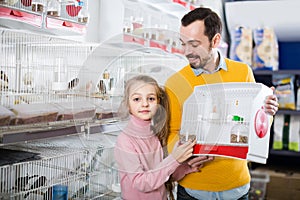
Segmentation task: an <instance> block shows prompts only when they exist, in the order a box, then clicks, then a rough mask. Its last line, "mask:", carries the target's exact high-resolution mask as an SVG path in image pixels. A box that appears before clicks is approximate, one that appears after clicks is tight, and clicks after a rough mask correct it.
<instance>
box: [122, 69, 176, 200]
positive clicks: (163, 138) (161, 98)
mask: <svg viewBox="0 0 300 200" xmlns="http://www.w3.org/2000/svg"><path fill="white" fill-rule="evenodd" d="M137 83H142V84H143V83H144V84H151V85H153V86H154V87H155V91H156V96H157V99H158V104H159V105H158V108H157V111H156V113H155V115H154V116H153V118H152V130H153V132H154V133H156V136H157V137H158V139H159V141H160V143H161V146H162V148H163V149H164V157H166V156H167V154H168V152H167V148H166V146H167V141H168V136H169V123H170V105H169V97H168V95H167V93H166V92H165V90H164V88H163V87H160V86H159V85H158V83H157V81H156V80H155V79H154V78H152V77H150V76H147V75H137V76H135V77H133V78H131V79H129V80H127V81H126V83H125V89H124V97H123V100H122V101H121V104H120V107H119V111H118V114H119V116H120V117H121V118H123V119H124V118H127V117H128V116H129V114H130V113H129V95H130V91H131V89H132V87H133V86H134V85H136V84H137ZM165 185H166V188H167V190H168V191H169V193H170V198H171V199H174V196H173V193H172V191H173V184H172V182H171V181H170V180H169V181H167V182H166V183H165Z"/></svg>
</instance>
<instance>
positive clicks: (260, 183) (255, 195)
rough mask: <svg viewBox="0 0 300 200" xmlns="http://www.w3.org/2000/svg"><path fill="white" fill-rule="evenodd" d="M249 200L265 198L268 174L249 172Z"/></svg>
mask: <svg viewBox="0 0 300 200" xmlns="http://www.w3.org/2000/svg"><path fill="white" fill-rule="evenodd" d="M250 175H251V183H250V191H249V200H263V199H265V196H266V190H267V183H268V182H269V181H270V176H269V174H268V173H263V172H258V171H251V172H250Z"/></svg>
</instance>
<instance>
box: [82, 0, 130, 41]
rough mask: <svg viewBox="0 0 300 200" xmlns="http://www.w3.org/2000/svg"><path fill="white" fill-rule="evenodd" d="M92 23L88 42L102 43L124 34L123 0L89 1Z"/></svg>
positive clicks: (88, 31) (86, 38)
mask: <svg viewBox="0 0 300 200" xmlns="http://www.w3.org/2000/svg"><path fill="white" fill-rule="evenodd" d="M88 3H89V4H88V7H89V13H90V21H89V24H88V28H87V33H86V37H85V41H86V42H97V43H101V42H104V41H106V40H108V39H110V38H112V37H113V36H115V35H118V34H122V28H123V16H124V5H123V0H96V1H95V0H92V1H91V0H89V2H88Z"/></svg>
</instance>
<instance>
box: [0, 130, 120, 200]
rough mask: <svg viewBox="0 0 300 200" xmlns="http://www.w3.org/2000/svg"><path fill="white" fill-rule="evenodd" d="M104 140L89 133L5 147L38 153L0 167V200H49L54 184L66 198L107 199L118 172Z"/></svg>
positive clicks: (104, 137)
mask: <svg viewBox="0 0 300 200" xmlns="http://www.w3.org/2000/svg"><path fill="white" fill-rule="evenodd" d="M106 140H107V138H106V136H104V135H103V134H95V135H94V134H93V135H92V136H91V137H86V136H71V137H69V138H68V140H61V138H56V139H52V140H44V141H33V142H30V143H20V144H15V145H9V146H5V148H10V149H18V150H26V151H30V152H38V153H40V156H41V159H39V160H34V161H28V162H21V163H16V164H12V165H5V166H0V175H1V182H0V199H1V200H6V199H9V200H10V199H14V200H19V199H20V200H21V199H30V200H39V199H42V200H52V199H53V198H52V197H53V196H52V194H53V187H54V186H56V185H65V186H67V188H68V199H106V198H109V196H110V195H112V193H113V191H112V185H113V184H115V183H117V182H118V173H117V170H116V169H115V168H114V157H113V142H112V141H106ZM109 140H110V139H109ZM102 144H107V145H106V146H104V145H102Z"/></svg>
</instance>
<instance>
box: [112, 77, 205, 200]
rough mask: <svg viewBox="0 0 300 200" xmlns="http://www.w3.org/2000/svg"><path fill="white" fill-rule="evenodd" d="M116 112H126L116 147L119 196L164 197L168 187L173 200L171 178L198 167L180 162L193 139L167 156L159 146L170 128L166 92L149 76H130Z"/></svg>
mask: <svg viewBox="0 0 300 200" xmlns="http://www.w3.org/2000/svg"><path fill="white" fill-rule="evenodd" d="M119 113H120V114H122V115H123V117H124V114H125V116H126V115H127V116H128V115H129V122H128V124H127V126H126V127H125V128H124V129H123V130H122V132H121V133H120V135H119V136H118V138H117V142H116V146H115V158H116V161H117V163H118V167H119V174H120V180H121V181H120V182H121V195H122V199H126V200H135V199H143V200H147V199H151V200H153V199H155V200H160V199H162V200H166V199H167V196H168V193H167V190H168V192H169V196H170V198H171V199H174V197H173V194H172V189H173V187H172V184H171V179H172V181H174V180H179V179H181V178H183V176H184V175H186V174H188V173H191V172H195V171H198V169H199V167H200V166H193V167H190V166H189V165H188V164H186V163H183V162H184V161H186V160H187V159H188V158H190V157H191V156H192V152H193V146H194V144H195V141H188V142H186V143H184V144H181V145H178V146H177V147H176V148H175V149H174V150H173V152H172V153H171V154H170V155H166V154H167V153H166V152H167V150H166V148H165V149H163V148H162V147H166V143H167V138H168V131H169V130H168V123H169V104H168V97H167V95H166V93H165V91H164V90H163V89H162V88H161V87H159V85H158V84H157V82H156V81H155V80H154V79H153V78H151V77H149V76H145V75H139V76H136V77H133V78H131V79H130V80H128V81H127V82H126V87H125V94H124V98H123V101H122V102H121V106H120V112H119ZM175 170H176V172H175ZM174 172H175V173H174ZM172 174H173V175H172ZM171 175H172V177H171ZM170 177H171V179H170Z"/></svg>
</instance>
